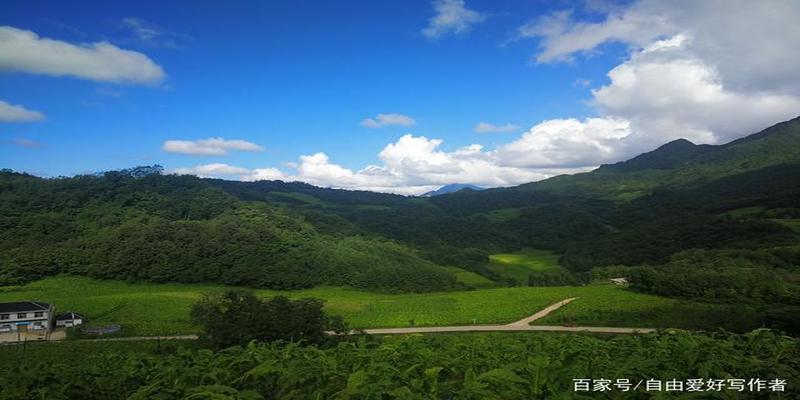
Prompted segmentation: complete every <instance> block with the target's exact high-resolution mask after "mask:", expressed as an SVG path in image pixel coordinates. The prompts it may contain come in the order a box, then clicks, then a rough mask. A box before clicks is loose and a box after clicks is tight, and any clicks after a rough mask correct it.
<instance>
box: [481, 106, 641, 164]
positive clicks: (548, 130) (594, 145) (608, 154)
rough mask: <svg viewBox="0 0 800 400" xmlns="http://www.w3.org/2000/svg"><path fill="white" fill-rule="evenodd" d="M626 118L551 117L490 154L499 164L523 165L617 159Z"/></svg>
mask: <svg viewBox="0 0 800 400" xmlns="http://www.w3.org/2000/svg"><path fill="white" fill-rule="evenodd" d="M630 135H631V129H630V124H629V123H628V121H625V120H619V119H612V118H588V119H586V120H585V121H578V120H576V119H553V120H548V121H543V122H542V123H540V124H538V125H536V126H534V127H533V128H531V129H530V130H529V131H528V132H526V133H525V134H523V135H522V137H520V138H519V139H517V140H515V141H513V142H511V143H508V144H505V145H502V146H500V147H499V148H498V149H497V150H496V151H495V152H493V153H492V155H493V156H494V157H495V158H496V159H497V160H498V162H499V163H501V164H502V165H511V166H515V167H523V168H531V169H537V168H560V167H567V168H587V167H592V166H597V165H600V164H602V163H606V162H609V161H617V160H618V159H619V157H620V155H621V153H622V152H623V149H624V147H625V146H624V139H626V138H628V137H629V136H630Z"/></svg>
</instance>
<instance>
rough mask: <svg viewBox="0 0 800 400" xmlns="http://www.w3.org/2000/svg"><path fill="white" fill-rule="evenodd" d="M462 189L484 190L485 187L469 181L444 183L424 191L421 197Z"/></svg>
mask: <svg viewBox="0 0 800 400" xmlns="http://www.w3.org/2000/svg"><path fill="white" fill-rule="evenodd" d="M462 190H483V188H482V187H480V186H476V185H471V184H469V183H451V184H449V185H444V186H442V187H440V188H439V189H436V190H433V191H430V192H427V193H424V194H422V195H421V197H431V196H439V195H443V194H448V193H455V192H460V191H462Z"/></svg>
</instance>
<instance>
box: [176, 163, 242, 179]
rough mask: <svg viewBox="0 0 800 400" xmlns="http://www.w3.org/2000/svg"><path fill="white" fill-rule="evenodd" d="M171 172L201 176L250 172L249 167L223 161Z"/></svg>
mask: <svg viewBox="0 0 800 400" xmlns="http://www.w3.org/2000/svg"><path fill="white" fill-rule="evenodd" d="M169 172H171V173H174V174H179V175H197V176H201V177H219V176H231V175H244V174H248V173H250V171H249V170H248V169H247V168H241V167H235V166H233V165H228V164H223V163H212V164H204V165H197V166H194V167H188V168H176V169H173V170H170V171H169Z"/></svg>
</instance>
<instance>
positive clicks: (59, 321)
mask: <svg viewBox="0 0 800 400" xmlns="http://www.w3.org/2000/svg"><path fill="white" fill-rule="evenodd" d="M85 320H86V318H84V317H83V315H80V314H78V313H76V312H72V311H67V312H65V313H63V314H61V315H59V316H57V317H56V327H57V328H72V327H73V326H78V325H80V324H82V323H83V321H85Z"/></svg>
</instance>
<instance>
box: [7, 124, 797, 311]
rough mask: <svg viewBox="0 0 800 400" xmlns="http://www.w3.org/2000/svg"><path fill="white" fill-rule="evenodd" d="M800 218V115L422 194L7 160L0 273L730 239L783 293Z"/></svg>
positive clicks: (624, 247)
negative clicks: (582, 167) (588, 165)
mask: <svg viewBox="0 0 800 400" xmlns="http://www.w3.org/2000/svg"><path fill="white" fill-rule="evenodd" d="M798 221H800V118H798V119H794V120H792V121H788V122H784V123H780V124H778V125H775V126H774V127H771V128H768V129H766V130H764V131H763V132H760V133H758V134H755V135H752V136H750V137H747V138H744V139H740V140H737V141H734V142H732V143H729V144H726V145H721V146H708V145H704V146H696V145H694V144H691V143H689V142H688V141H676V142H672V143H669V144H666V145H664V146H662V147H661V148H659V149H657V150H655V151H653V152H650V153H646V154H643V155H640V156H639V157H636V158H634V159H631V160H629V161H627V162H623V163H618V164H614V165H608V166H603V167H601V168H599V169H597V170H596V171H593V172H590V173H586V174H579V175H574V176H560V177H556V178H553V179H549V180H546V181H542V182H537V183H531V184H527V185H522V186H519V187H513V188H499V189H489V190H483V191H473V190H464V191H459V192H456V193H451V194H445V195H439V196H434V197H430V198H415V197H405V196H398V195H390V194H382V193H372V192H360V191H346V190H335V189H324V188H318V187H314V186H311V185H307V184H303V183H286V182H278V181H261V182H237V181H224V180H216V179H200V178H195V177H189V176H174V175H164V174H162V173H161V170H160V169H159V168H157V167H140V168H134V169H130V170H124V171H113V172H106V173H101V174H97V175H87V176H77V177H72V178H58V179H42V178H37V177H34V176H30V175H25V174H19V173H14V172H11V171H7V170H6V171H4V172H2V173H0V263H1V264H0V271H2V272H0V274H2V275H0V277H2V281H3V282H4V283H14V282H20V281H26V280H31V279H37V278H40V277H43V276H48V275H55V274H58V273H64V272H67V273H72V274H81V275H89V276H93V277H100V278H115V279H126V280H146V281H158V282H163V281H177V282H222V283H228V284H236V285H249V286H257V287H266V288H279V289H280V288H300V287H309V286H316V285H350V286H355V287H360V288H367V289H372V290H382V291H431V290H447V289H451V288H456V287H458V284H457V283H456V281H455V279H454V277H453V275H452V274H451V272H448V270H447V269H446V268H444V267H459V268H462V269H467V270H470V271H473V272H476V273H478V274H481V275H483V276H485V277H487V278H490V279H494V280H497V278H498V277H497V276H496V275H494V274H493V273H492V272H491V271H490V270H489V269H488V268H487V265H488V263H489V260H488V255H489V254H493V253H499V252H508V251H514V250H518V249H521V248H524V247H530V248H537V249H547V250H552V251H555V252H557V253H558V254H560V256H561V258H560V262H561V264H562V265H563V266H565V267H567V268H568V269H569V270H571V271H572V272H582V271H589V270H591V269H593V268H598V267H609V266H616V265H624V266H653V265H673V264H674V263H675V262H676V261H675V260H676V258H675V257H682V256H681V255H682V254H685V252H687V251H692V250H705V251H709V252H710V253H707V254H723V253H725V251H728V250H733V249H735V250H737V251H739V252H740V253H739V254H743V255H741V257H746V258H748V260H750V261H749V262H750V264H748V265H749V267H748V268H760V269H761V270H762V271H770V272H769V273H768V276H769V277H770V278H769V279H772V280H774V281H776V282H778V281H779V282H781V285H783V286H780V285H778V286H780V287H782V288H787V287H788V288H790V289H791V290H794V289H792V288H794V287H795V286H796V284H797V282H798V280H797V279H796V276H797V268H798V260H799V259H800V247H798V232H797V227H798ZM725 254H727V253H725ZM709 257H710V256H706V258H705V260H706V261H703V262H702V263H699V264H698V265H696V266H695V267H696V268H703V267H704V265H702V264H705V263H709V262H710V261H709ZM712 258H713V257H712ZM661 271H668V269H662V270H661ZM675 271H678V269H676V270H675ZM740 272H741V271H740ZM726 273H733V272H731V271H728V272H726ZM642 276H644V275H642ZM652 279H655V278H652ZM568 280H569V279H568ZM536 281H541V280H536V279H533V280H531V281H530V282H536ZM569 281H571V280H569ZM517 284H525V282H517ZM651 286H652V285H651ZM651 286H648V285H641V286H640V287H641V288H643V289H642V290H650V291H654V290H656V289H653V288H652V287H651ZM773 286H774V285H773ZM778 286H774V287H778ZM648 288H649V289H648ZM790 289H780V290H790ZM709 290H710V289H709ZM776 290H777V289H776ZM791 290H790V291H791ZM778 297H780V298H781V299H783V300H781V301H782V302H785V301H788V302H789V303H792V304H793V303H794V302H796V300H786V299H796V296H794V297H793V295H779V296H778Z"/></svg>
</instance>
